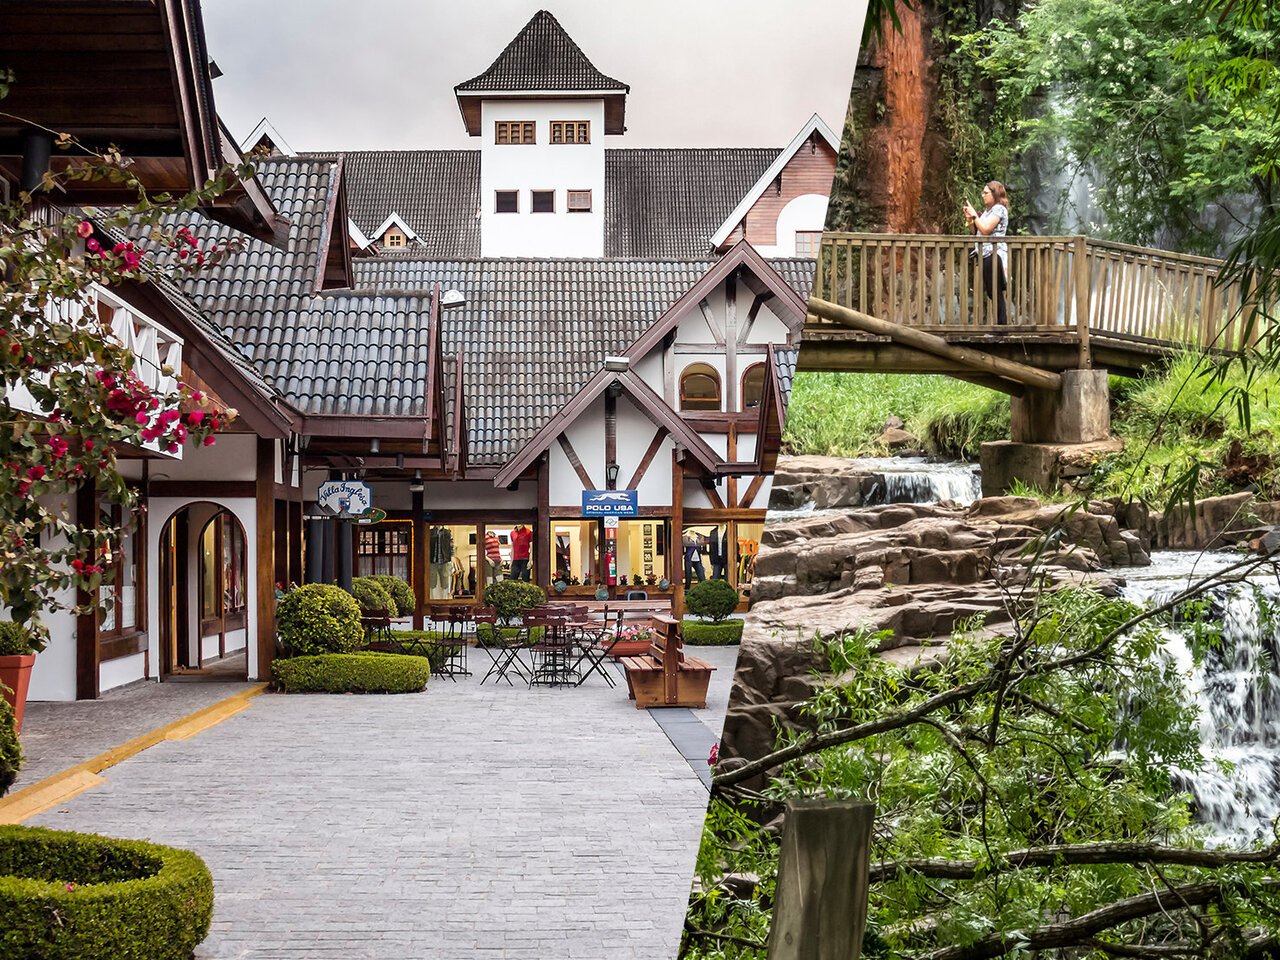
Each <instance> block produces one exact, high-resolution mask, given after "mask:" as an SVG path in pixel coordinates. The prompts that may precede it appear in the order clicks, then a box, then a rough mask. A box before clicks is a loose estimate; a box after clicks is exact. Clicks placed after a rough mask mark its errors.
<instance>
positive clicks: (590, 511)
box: [582, 490, 640, 517]
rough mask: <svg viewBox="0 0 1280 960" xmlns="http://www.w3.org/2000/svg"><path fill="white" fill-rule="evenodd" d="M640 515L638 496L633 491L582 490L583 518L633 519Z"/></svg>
mask: <svg viewBox="0 0 1280 960" xmlns="http://www.w3.org/2000/svg"><path fill="white" fill-rule="evenodd" d="M639 513H640V496H639V494H637V493H636V491H635V490H583V491H582V515H583V516H584V517H634V516H637V515H638V514H639Z"/></svg>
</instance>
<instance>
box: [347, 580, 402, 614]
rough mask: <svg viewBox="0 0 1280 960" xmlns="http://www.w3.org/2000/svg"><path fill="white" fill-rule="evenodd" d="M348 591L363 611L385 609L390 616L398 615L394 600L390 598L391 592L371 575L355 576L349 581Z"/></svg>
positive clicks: (371, 611) (370, 611)
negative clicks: (349, 588) (349, 587)
mask: <svg viewBox="0 0 1280 960" xmlns="http://www.w3.org/2000/svg"><path fill="white" fill-rule="evenodd" d="M350 592H351V595H352V596H353V597H355V598H356V601H357V602H358V603H359V604H360V609H361V610H363V611H364V612H365V613H373V612H374V611H376V610H385V611H387V613H388V614H389V615H390V616H393V617H395V616H399V614H398V613H397V612H396V602H395V601H394V600H392V599H391V594H390V593H389V592H388V591H387V588H386V587H384V586H383V585H382V584H380V583H378V581H376V580H374V579H373V577H356V578H355V579H354V580H352V581H351V591H350Z"/></svg>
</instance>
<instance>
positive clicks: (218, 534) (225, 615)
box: [195, 507, 249, 660]
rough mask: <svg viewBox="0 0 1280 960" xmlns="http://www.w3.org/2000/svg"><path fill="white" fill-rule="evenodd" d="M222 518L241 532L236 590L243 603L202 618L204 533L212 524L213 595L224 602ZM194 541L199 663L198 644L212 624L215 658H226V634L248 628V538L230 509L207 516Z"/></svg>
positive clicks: (201, 650) (202, 641) (203, 610)
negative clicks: (215, 564) (215, 565)
mask: <svg viewBox="0 0 1280 960" xmlns="http://www.w3.org/2000/svg"><path fill="white" fill-rule="evenodd" d="M224 517H230V519H231V524H230V526H231V527H232V529H233V530H239V531H240V533H241V541H242V542H241V548H240V549H241V565H240V566H241V573H243V574H244V577H243V578H242V579H241V583H240V591H241V598H242V600H243V603H242V605H241V606H239V607H223V608H222V609H221V610H220V613H219V616H216V617H206V616H205V613H206V611H205V606H204V600H205V597H204V563H205V559H204V535H205V532H206V531H207V530H208V529H209V527H210V526H212V525H214V524H217V526H216V527H214V538H213V543H214V546H213V553H214V556H215V557H216V558H217V562H218V564H219V566H218V568H217V583H216V584H215V589H214V592H215V594H216V595H217V596H218V597H220V598H223V599H225V597H226V595H227V581H226V569H225V567H224V566H223V565H222V563H221V561H222V558H223V557H225V556H226V545H225V544H224V542H223V534H224V531H225V528H226V527H227V526H228V524H225V523H224V522H223V518H224ZM195 542H196V583H197V584H198V585H199V588H198V589H197V591H196V626H197V629H198V631H199V634H200V636H199V637H198V638H197V644H198V645H200V646H198V650H199V658H200V659H201V660H203V658H204V648H203V646H202V645H203V643H204V638H205V637H206V636H208V635H210V634H211V629H210V628H211V627H213V626H214V625H215V624H216V625H218V626H219V627H220V629H219V630H218V639H219V643H218V655H219V656H226V647H225V644H226V638H227V634H228V633H230V632H231V631H233V630H243V629H244V628H245V627H246V626H247V625H248V615H249V583H248V578H249V569H248V567H249V564H248V556H249V538H248V536H247V535H246V534H245V531H244V527H243V525H242V524H241V523H240V518H239V517H237V516H236V515H235V514H234V513H232V512H231V511H230V510H228V509H226V508H225V507H223V508H222V509H220V510H219V511H218V512H217V513H215V514H214V515H213V516H212V517H210V518H209V520H208V521H207V522H206V523H205V525H204V526H203V527H201V528H200V533H199V535H198V536H197V537H196V541H195ZM233 552H234V551H233Z"/></svg>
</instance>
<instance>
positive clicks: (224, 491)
mask: <svg viewBox="0 0 1280 960" xmlns="http://www.w3.org/2000/svg"><path fill="white" fill-rule="evenodd" d="M271 489H272V493H273V495H274V493H275V483H274V482H273V483H272V485H271ZM257 495H258V484H257V481H255V480H152V481H151V484H150V487H149V489H148V496H151V497H189V498H191V499H193V500H203V499H207V498H220V499H229V498H237V497H241V498H247V497H256V496H257Z"/></svg>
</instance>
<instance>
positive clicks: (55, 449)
mask: <svg viewBox="0 0 1280 960" xmlns="http://www.w3.org/2000/svg"><path fill="white" fill-rule="evenodd" d="M70 446H71V444H69V443H67V441H65V440H63V439H62V438H61V437H56V436H55V437H50V438H49V452H50V453H52V454H53V456H54V458H55V459H58V458H60V457H63V456H66V453H67V450H68V449H69V448H70Z"/></svg>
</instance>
